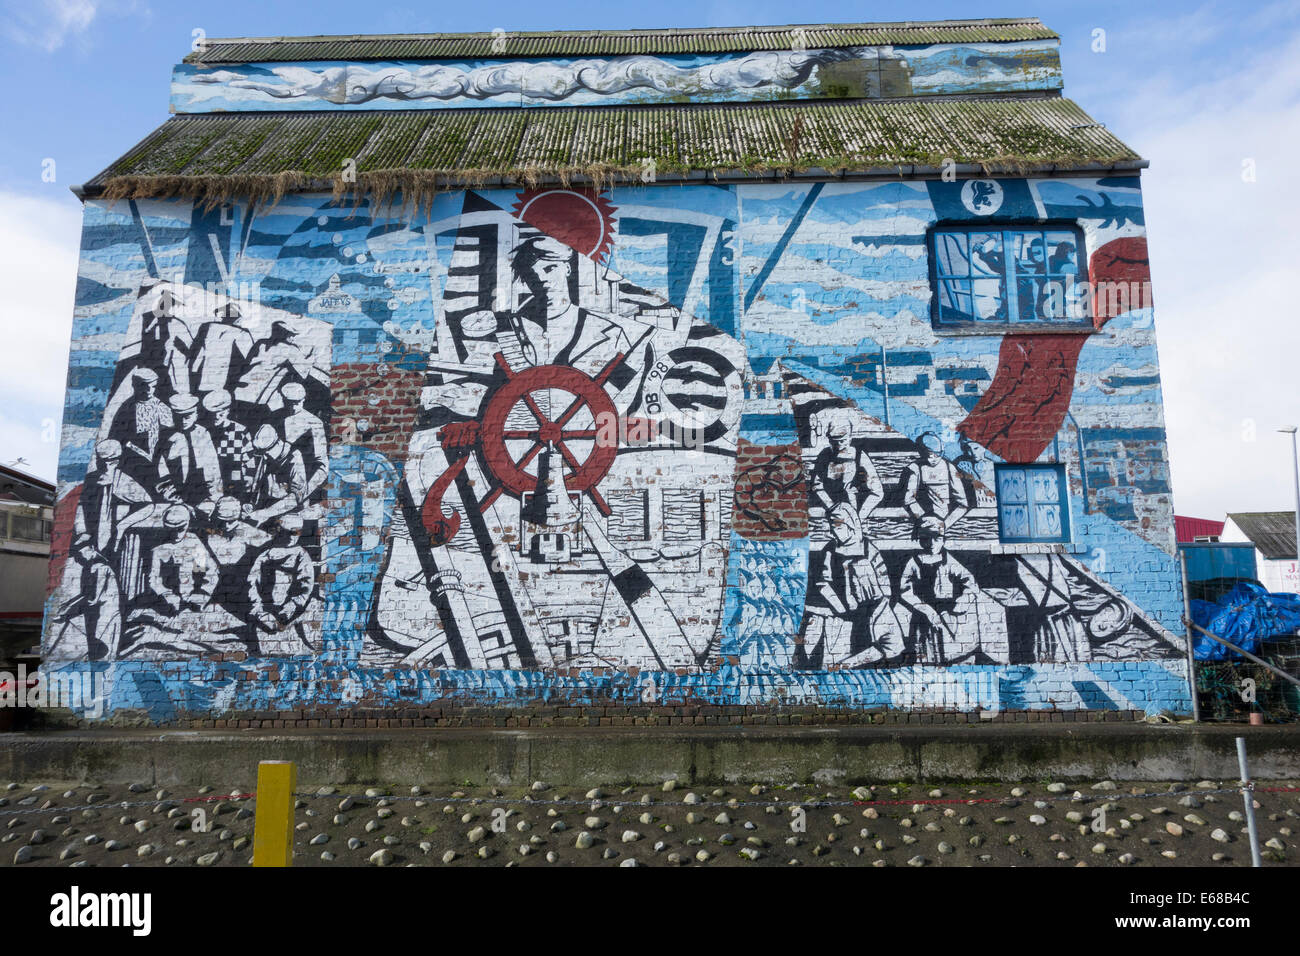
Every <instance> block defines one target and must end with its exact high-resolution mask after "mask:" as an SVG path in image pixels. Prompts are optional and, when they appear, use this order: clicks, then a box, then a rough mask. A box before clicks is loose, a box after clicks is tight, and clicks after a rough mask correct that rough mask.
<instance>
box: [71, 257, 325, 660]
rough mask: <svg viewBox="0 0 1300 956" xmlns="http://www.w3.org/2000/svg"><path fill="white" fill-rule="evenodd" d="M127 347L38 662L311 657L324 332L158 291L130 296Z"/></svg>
mask: <svg viewBox="0 0 1300 956" xmlns="http://www.w3.org/2000/svg"><path fill="white" fill-rule="evenodd" d="M246 312H247V314H245V313H246ZM127 339H128V344H127V345H126V347H125V348H124V349H123V350H122V353H121V357H120V359H119V361H118V363H117V366H116V368H115V370H114V376H113V379H112V387H111V389H110V391H109V398H108V402H107V405H106V408H105V410H104V416H103V421H102V424H101V426H100V429H99V433H98V435H97V439H96V442H95V445H94V456H93V461H92V464H91V467H90V469H89V471H88V472H87V475H86V478H85V481H84V483H83V485H82V486H81V489H80V492H79V497H78V499H77V502H76V506H75V518H74V523H73V539H72V542H71V554H70V558H71V560H70V561H69V562H68V564H67V569H66V572H65V573H66V575H68V576H69V577H70V578H71V579H72V581H73V582H74V583H73V585H72V590H73V591H74V594H73V596H72V597H71V598H69V599H68V600H66V601H64V602H63V603H62V604H61V606H60V607H59V608H58V610H57V612H56V613H55V614H54V617H53V627H54V631H53V634H52V636H51V639H50V646H49V651H50V652H52V653H54V654H57V655H59V656H62V655H65V654H77V653H81V654H84V655H85V656H86V657H87V658H89V659H92V660H95V659H101V658H105V657H110V658H145V659H149V658H166V659H174V658H175V657H176V656H177V655H189V656H195V657H197V656H200V655H203V654H205V653H221V652H227V651H229V652H235V651H243V652H245V653H248V654H254V655H256V654H261V655H291V654H307V653H310V652H311V651H312V649H313V647H316V646H318V645H319V627H320V622H319V614H318V609H319V604H320V587H319V585H318V584H317V572H316V567H317V564H318V562H319V561H320V557H321V548H320V534H319V522H320V518H321V515H322V508H321V503H322V500H323V498H324V484H325V478H326V474H327V471H328V468H329V456H328V446H327V439H326V429H327V425H328V421H329V407H330V395H329V369H330V343H329V340H330V329H329V327H328V326H327V325H324V324H323V323H319V322H313V321H311V320H307V319H303V318H300V317H296V316H291V315H287V314H284V315H277V314H274V313H273V312H272V311H271V310H263V309H261V308H259V307H257V306H256V305H255V304H250V303H245V304H244V305H242V306H241V304H240V303H239V302H237V301H235V300H233V299H229V298H227V297H225V296H221V295H217V296H214V295H212V294H210V293H209V292H208V290H206V289H203V288H201V287H200V288H197V289H196V288H194V287H189V286H184V285H179V284H175V283H171V282H161V281H160V282H156V283H151V284H149V285H148V286H146V287H144V288H141V289H140V291H139V296H138V305H137V308H136V310H135V315H134V317H133V319H132V323H131V328H130V331H129V332H128V334H127Z"/></svg>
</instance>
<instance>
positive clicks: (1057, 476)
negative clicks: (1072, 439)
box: [997, 465, 1070, 544]
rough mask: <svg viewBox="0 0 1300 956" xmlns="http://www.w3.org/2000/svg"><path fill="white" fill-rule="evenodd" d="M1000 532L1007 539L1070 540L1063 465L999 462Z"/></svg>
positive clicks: (1014, 541)
mask: <svg viewBox="0 0 1300 956" xmlns="http://www.w3.org/2000/svg"><path fill="white" fill-rule="evenodd" d="M997 491H998V534H999V537H1000V538H1001V540H1002V541H1003V542H1006V543H1009V544H1010V543H1025V542H1065V541H1069V540H1070V507H1069V499H1068V496H1067V494H1066V486H1065V467H1064V466H1063V465H998V466H997Z"/></svg>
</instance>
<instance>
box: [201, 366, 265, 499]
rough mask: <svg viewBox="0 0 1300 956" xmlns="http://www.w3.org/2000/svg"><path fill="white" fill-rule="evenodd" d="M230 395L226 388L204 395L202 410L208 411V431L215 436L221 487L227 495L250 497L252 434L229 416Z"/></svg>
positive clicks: (254, 465) (253, 463)
mask: <svg viewBox="0 0 1300 956" xmlns="http://www.w3.org/2000/svg"><path fill="white" fill-rule="evenodd" d="M230 406H231V398H230V393H229V392H227V391H226V390H225V389H217V390H216V391H213V392H208V394H206V395H204V396H203V410H204V411H205V412H207V415H208V426H207V427H208V434H209V435H211V436H212V442H213V446H214V448H215V449H216V453H217V464H218V466H219V467H220V468H221V484H222V490H223V491H224V492H225V493H226V494H228V495H234V496H236V497H239V498H248V497H249V496H250V495H251V494H252V491H253V473H254V472H255V471H256V470H257V459H256V457H255V456H254V454H253V436H252V435H251V434H249V431H248V429H247V428H245V427H244V426H243V425H241V424H240V423H239V422H237V421H235V420H234V419H233V418H231V417H230Z"/></svg>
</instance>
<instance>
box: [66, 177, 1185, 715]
mask: <svg viewBox="0 0 1300 956" xmlns="http://www.w3.org/2000/svg"><path fill="white" fill-rule="evenodd" d="M987 182H989V183H993V184H995V185H996V186H997V188H996V189H993V188H991V187H990V188H989V189H987V190H985V191H983V192H982V193H981V195H983V196H984V197H985V199H987V200H988V202H987V203H986V204H985V205H979V206H976V208H974V209H971V208H968V206H967V204H966V202H965V201H964V199H963V198H962V192H963V190H964V186H961V185H960V184H946V183H941V182H937V181H936V182H931V183H916V182H874V181H872V182H861V183H857V182H842V183H812V184H809V183H780V182H776V183H747V184H741V185H734V186H729V185H722V184H714V185H701V186H690V187H677V186H671V187H670V186H663V185H646V186H644V187H636V186H629V187H617V188H614V189H610V190H606V191H602V192H598V193H597V192H592V191H580V190H572V189H561V188H538V189H531V190H530V189H523V188H509V189H507V188H501V189H492V190H487V189H484V190H470V191H454V192H447V193H443V194H440V195H438V196H437V197H435V199H434V201H433V203H432V205H431V206H430V207H429V208H428V209H421V210H419V211H412V210H402V209H401V208H400V205H396V206H394V207H392V208H389V209H383V210H381V209H375V208H372V207H370V206H365V205H363V207H362V208H359V209H353V208H351V204H350V203H346V204H345V203H341V202H339V201H336V200H335V199H333V197H331V196H328V195H324V194H308V195H299V196H293V195H290V196H286V197H285V198H284V199H283V200H282V201H281V202H280V203H278V204H276V205H275V206H274V207H269V208H259V209H256V210H250V209H248V208H247V207H246V206H240V205H232V206H231V207H228V208H221V209H214V210H211V211H204V210H203V209H202V208H201V207H195V206H194V205H193V204H191V203H188V202H180V201H172V200H168V201H139V202H130V201H127V202H123V203H118V204H116V206H113V205H110V204H108V203H106V202H96V203H93V204H90V205H88V206H87V226H86V231H85V240H84V243H83V245H84V248H83V253H82V266H81V276H80V281H79V286H78V306H77V315H76V317H75V320H74V322H75V324H74V343H75V347H74V350H73V358H72V367H71V370H70V374H69V399H68V404H67V409H66V411H65V416H64V433H63V452H62V459H61V464H60V472H59V478H60V494H59V503H58V507H57V508H56V513H55V514H56V518H55V547H54V548H53V549H52V550H53V555H52V561H51V591H50V596H49V599H48V601H47V618H46V634H45V638H44V647H43V650H44V652H45V656H46V659H47V660H48V661H51V662H55V665H56V666H58V667H62V668H67V669H77V668H82V669H94V668H97V669H100V670H102V671H103V672H104V673H105V674H107V675H109V683H110V684H111V690H110V691H109V693H110V698H109V705H108V709H109V710H110V711H111V710H114V709H117V710H121V709H145V710H147V711H148V712H149V713H150V714H151V715H153V716H155V717H156V718H157V719H159V720H166V719H171V716H172V715H176V714H182V713H185V714H190V713H202V714H208V713H219V712H223V711H224V712H233V711H266V710H272V709H278V708H281V707H287V706H289V705H292V706H293V707H294V708H302V709H309V708H310V709H313V711H314V712H317V713H325V712H329V713H335V712H345V711H346V710H347V709H348V708H349V707H353V706H366V707H372V706H373V707H397V706H408V705H410V706H416V705H421V706H423V705H426V704H427V705H433V704H434V702H437V701H453V702H458V703H466V702H471V701H473V702H475V703H486V704H492V703H494V702H503V701H508V702H517V701H525V700H527V701H536V700H548V701H571V700H578V699H581V700H593V699H601V700H616V701H623V702H626V701H631V700H636V701H642V700H655V701H657V702H665V703H666V702H670V701H673V702H675V701H683V700H694V701H707V702H710V703H720V704H745V705H760V706H761V705H764V704H767V703H772V702H777V703H795V702H798V703H810V704H818V705H823V706H830V707H845V708H858V709H870V708H890V707H892V708H904V709H906V708H918V707H943V708H948V709H957V710H962V711H966V712H971V713H974V712H976V711H977V710H978V711H982V712H983V711H989V710H997V709H1017V708H1052V707H1059V708H1064V709H1076V708H1085V707H1087V708H1108V709H1121V710H1126V709H1146V710H1152V711H1155V710H1164V709H1170V710H1176V709H1177V708H1178V706H1180V702H1181V701H1184V700H1185V695H1186V690H1187V683H1186V673H1185V658H1184V655H1183V650H1182V645H1181V641H1180V639H1179V637H1178V636H1176V634H1175V633H1174V631H1175V630H1176V627H1177V622H1178V615H1179V613H1180V611H1181V607H1182V602H1181V596H1180V595H1179V593H1178V590H1177V575H1176V567H1175V564H1174V561H1175V559H1174V557H1173V550H1174V549H1173V543H1172V533H1171V517H1172V505H1171V503H1170V499H1169V494H1170V492H1169V487H1168V481H1167V460H1166V457H1165V450H1164V439H1163V431H1162V426H1161V418H1160V401H1159V400H1160V394H1159V376H1158V374H1157V372H1158V368H1157V366H1156V364H1155V352H1154V337H1153V334H1152V332H1151V325H1150V321H1149V315H1148V313H1147V309H1146V306H1142V307H1140V308H1128V309H1127V310H1126V311H1123V312H1119V313H1116V314H1110V313H1109V312H1105V313H1099V314H1096V315H1094V316H1093V320H1092V322H1090V323H1088V325H1087V327H1086V328H1079V327H1075V326H1071V330H1072V331H1071V334H1068V335H1067V334H1061V333H1060V331H1059V330H1057V327H1056V326H1054V325H1053V326H1051V327H1050V328H1049V330H1048V331H1047V332H1046V333H1045V332H1043V330H1042V329H1041V328H1040V327H1038V326H1034V327H1032V328H1026V329H1024V330H1022V329H1020V328H1016V329H1013V330H1006V329H1003V328H1001V327H999V326H997V325H996V324H990V325H988V326H987V328H986V329H984V330H981V334H978V335H975V334H968V335H947V334H938V333H937V332H936V326H935V322H938V323H939V324H940V325H942V324H943V322H944V321H945V318H946V316H945V315H943V314H940V315H937V316H936V315H935V314H934V312H933V310H932V306H934V305H935V303H936V302H940V304H941V300H939V299H937V298H936V297H937V296H938V295H939V294H940V291H941V289H942V288H943V284H942V283H941V282H940V279H943V280H945V281H948V283H949V285H952V286H953V287H954V288H956V289H957V290H958V291H957V293H954V294H955V295H958V297H960V295H964V294H965V290H966V285H965V284H963V283H974V282H976V281H981V282H982V281H984V279H983V278H980V279H975V278H971V277H970V276H969V275H968V276H967V277H966V278H965V279H961V278H960V277H958V278H952V277H949V276H947V275H939V274H937V271H936V274H933V275H932V274H931V268H930V266H931V265H932V264H933V259H934V256H933V254H932V252H931V251H930V250H931V248H932V243H933V242H936V241H940V240H941V238H942V236H945V235H948V234H950V233H951V234H955V231H956V225H955V224H954V223H955V222H957V221H962V220H963V217H965V219H966V220H969V221H970V223H974V222H977V221H983V220H976V219H975V218H974V217H976V216H980V215H982V214H983V211H984V209H985V206H986V205H988V204H992V203H993V202H994V198H996V199H997V201H998V202H999V203H1000V205H998V207H997V208H998V210H999V212H998V213H997V215H998V216H999V217H1001V216H1003V215H1004V214H1009V213H1010V212H1015V214H1016V216H1017V218H1018V219H1019V220H1021V221H1022V222H1024V223H1026V224H1025V225H1024V226H1023V227H1021V228H1019V232H1020V233H1023V234H1024V235H1030V234H1031V233H1033V234H1036V233H1038V232H1041V231H1042V229H1040V228H1039V227H1038V226H1037V225H1035V224H1036V223H1039V222H1049V221H1050V222H1060V221H1065V220H1074V221H1076V222H1078V223H1080V225H1079V228H1078V231H1075V230H1074V229H1073V228H1071V230H1069V231H1070V234H1071V235H1073V236H1075V237H1076V245H1075V250H1076V254H1077V255H1078V275H1079V276H1083V275H1084V274H1085V272H1086V274H1087V275H1089V276H1091V277H1092V278H1094V279H1096V278H1097V277H1098V276H1099V275H1100V276H1104V275H1106V274H1107V270H1109V271H1110V273H1111V274H1113V275H1115V276H1117V277H1119V278H1125V277H1126V276H1129V275H1130V274H1132V273H1133V272H1134V270H1136V269H1138V268H1139V266H1141V268H1142V269H1145V256H1146V252H1145V241H1144V239H1143V238H1142V235H1141V228H1140V224H1138V223H1137V221H1136V219H1135V218H1134V217H1138V216H1140V208H1139V206H1138V205H1136V204H1137V186H1136V181H1133V182H1132V183H1131V184H1130V183H1129V182H1128V181H1127V180H1122V179H1120V180H1115V179H1108V180H1104V181H1103V180H1098V179H1080V180H1065V179H1059V178H1053V179H1044V180H1021V179H1002V180H997V181H993V180H989V181H987ZM947 187H951V188H947ZM973 192H974V191H973V190H972V193H973ZM990 197H994V198H990ZM971 204H972V205H974V202H973V200H972V203H971ZM1116 210H1123V215H1124V216H1126V217H1128V218H1127V219H1125V221H1123V222H1120V221H1118V219H1117V217H1118V216H1119V215H1120V213H1117V212H1116ZM1089 217H1092V218H1089ZM1099 217H1107V218H1106V219H1104V220H1102V221H1101V222H1100V224H1098V218H1099ZM886 223H887V224H888V225H887V226H886V225H885V224H886ZM1031 227H1032V228H1031ZM1011 228H1012V227H1011V226H1010V225H1007V224H1003V225H1002V226H1001V227H1000V229H1001V232H1002V233H1007V232H1009V231H1010V230H1011ZM981 230H983V227H981ZM983 231H986V232H987V231H988V230H983ZM1053 238H1054V237H1053ZM953 242H954V243H956V244H957V245H960V241H959V240H953ZM1002 242H1003V248H1004V249H1005V248H1007V240H1006V236H1005V235H1004V236H1003V238H1002ZM1013 247H1014V243H1013ZM967 248H969V246H967ZM1021 248H1025V249H1029V250H1031V251H1032V250H1033V248H1034V244H1033V242H1032V241H1030V242H1029V243H1028V244H1026V243H1024V242H1022V243H1021ZM1054 251H1055V250H1053V252H1054ZM1058 258H1060V257H1058ZM1085 260H1086V261H1085ZM982 261H984V262H985V264H987V262H988V259H987V257H984V258H983V260H982ZM1027 261H1030V262H1032V261H1033V256H1032V255H1029V256H1027ZM1060 261H1061V262H1065V259H1060ZM949 262H950V265H953V264H955V265H953V267H952V268H951V269H950V270H947V271H951V272H953V273H957V272H960V271H961V269H960V268H958V267H957V266H959V265H960V263H959V262H958V260H957V259H955V258H952V257H949ZM1013 265H1014V263H1004V272H1005V279H1006V281H1005V282H1004V283H1003V284H1002V285H1000V286H999V289H1000V290H1003V289H1004V290H1006V291H1005V295H1006V296H1007V297H1008V301H1009V297H1010V295H1011V289H1012V286H1013V280H1018V279H1019V277H1020V273H1019V272H1017V271H1015V269H1013ZM1016 268H1018V267H1016ZM1053 268H1055V267H1053ZM967 271H968V272H969V271H970V269H969V268H968V269H967ZM1056 271H1060V272H1062V273H1064V272H1066V271H1068V270H1066V269H1065V268H1064V267H1062V268H1061V269H1059V270H1056ZM1080 281H1082V280H1080ZM1117 281H1118V280H1117ZM1125 281H1127V279H1126V280H1125ZM197 283H202V286H201V287H200V286H199V285H198V284H197ZM970 288H971V290H972V293H971V294H972V296H973V295H974V290H975V289H976V287H975V286H974V285H971V286H970ZM981 288H982V287H981ZM1016 288H1017V290H1018V289H1019V287H1018V286H1017V287H1016ZM1037 288H1038V287H1037V286H1035V289H1037ZM1000 294H1001V293H1000ZM1016 294H1017V296H1018V295H1019V292H1018V291H1017V293H1016ZM1036 295H1037V293H1036V292H1035V296H1036ZM1028 300H1029V299H1028V293H1026V298H1025V301H1028ZM953 301H956V300H955V299H954V300H953ZM971 301H974V299H971ZM1035 301H1036V300H1035ZM978 311H979V310H978V309H977V310H976V312H978ZM991 314H992V313H991ZM1008 314H1010V313H1008ZM1044 321H1053V322H1054V321H1055V320H1054V319H1051V318H1050V317H1048V318H1047V319H1044ZM1099 329H1104V330H1105V332H1106V334H1095V333H1096V332H1097V331H1098V330H1099ZM1035 330H1037V331H1035Z"/></svg>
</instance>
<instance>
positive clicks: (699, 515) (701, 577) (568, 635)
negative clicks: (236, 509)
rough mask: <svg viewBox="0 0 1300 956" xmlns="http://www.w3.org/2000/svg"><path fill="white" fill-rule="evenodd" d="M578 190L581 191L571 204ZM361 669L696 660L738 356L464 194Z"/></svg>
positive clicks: (736, 348) (444, 229) (685, 319)
mask: <svg viewBox="0 0 1300 956" xmlns="http://www.w3.org/2000/svg"><path fill="white" fill-rule="evenodd" d="M569 195H570V196H573V197H574V198H575V199H579V200H580V198H581V197H578V196H577V194H569ZM436 241H438V242H442V243H449V244H450V245H451V252H450V266H449V268H448V269H447V279H446V284H445V286H444V289H443V295H442V299H441V301H440V302H439V303H436V305H435V308H436V309H437V325H436V327H437V330H438V335H437V341H436V347H435V349H434V351H433V353H432V355H431V356H430V360H429V365H428V369H429V378H428V384H427V386H426V387H425V388H424V391H423V394H422V397H421V406H422V411H421V417H420V421H419V424H418V426H417V429H416V431H415V434H414V435H413V436H412V439H411V443H410V457H409V459H408V461H407V464H406V478H405V480H404V481H403V482H402V484H401V487H400V488H399V490H398V501H399V506H398V508H397V510H396V513H395V515H394V521H393V536H392V543H391V550H390V552H389V555H388V558H387V563H386V565H385V568H384V572H383V575H382V578H381V580H380V583H379V586H378V593H377V596H376V600H375V604H374V607H375V610H374V618H373V621H372V624H371V627H370V630H369V640H368V642H367V644H366V648H365V652H364V655H363V659H364V660H366V661H368V662H375V663H387V662H393V663H396V662H403V663H406V664H422V665H424V666H432V667H472V668H520V667H523V668H534V667H546V668H562V667H564V668H570V667H593V666H595V667H602V666H608V667H618V668H628V667H639V668H652V669H656V670H662V669H669V668H696V667H699V666H703V665H706V664H709V662H710V661H711V659H713V658H714V656H715V655H716V653H717V643H716V638H717V635H718V625H719V620H720V615H721V611H722V604H723V602H722V600H721V597H722V588H723V583H724V580H725V576H726V575H725V568H726V543H727V540H728V535H729V529H728V527H727V525H726V523H725V522H724V520H723V510H724V508H726V507H729V501H726V500H724V499H729V496H730V494H731V491H732V482H733V478H732V472H733V467H734V458H735V447H736V432H737V426H738V423H739V419H740V405H741V402H742V400H743V393H742V387H741V382H742V375H743V370H744V367H745V360H744V353H743V350H742V349H741V347H740V344H739V343H738V342H736V341H735V340H734V339H733V338H731V337H730V336H727V335H724V334H722V333H721V332H719V331H718V330H717V329H716V328H714V327H712V326H710V325H708V324H706V323H703V322H699V321H698V320H696V319H693V318H692V317H691V316H689V315H687V314H684V313H683V312H682V311H681V310H680V309H677V308H675V307H673V306H672V305H670V304H669V303H668V302H666V301H664V300H663V299H662V298H660V297H658V296H655V295H653V294H651V293H649V292H647V291H646V290H644V289H640V288H638V287H636V286H635V285H633V284H631V283H628V282H625V281H624V280H623V279H622V278H621V277H620V276H619V275H617V274H615V273H614V272H613V271H611V270H610V269H609V268H608V267H607V266H606V265H605V264H604V263H603V262H602V261H601V257H600V249H601V246H602V243H601V241H600V238H599V236H597V237H594V241H593V242H591V243H588V244H586V245H587V247H588V248H590V249H591V250H592V251H593V252H594V255H592V256H588V255H584V254H582V253H580V252H579V251H578V247H579V246H582V245H584V243H582V242H579V240H578V238H577V237H570V241H571V242H574V243H577V245H576V246H575V245H570V244H567V243H566V242H561V241H559V240H558V239H556V238H554V237H552V236H550V235H547V234H545V233H543V232H541V231H539V230H538V229H536V228H535V227H532V226H530V225H528V224H527V223H525V222H523V221H521V220H519V219H516V218H514V217H513V216H512V215H510V214H509V213H507V212H506V211H505V210H503V209H500V208H497V207H495V206H493V205H491V204H490V203H487V202H486V201H484V200H481V199H479V198H478V197H477V196H476V195H474V194H468V196H467V198H466V200H465V206H464V210H463V212H462V214H461V215H460V216H459V217H458V218H457V219H456V220H455V221H452V222H448V223H444V224H442V225H441V226H440V227H439V228H437V229H436Z"/></svg>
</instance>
